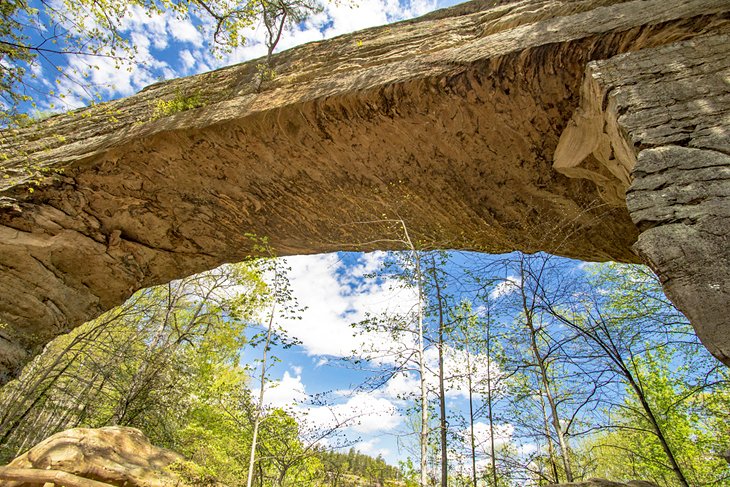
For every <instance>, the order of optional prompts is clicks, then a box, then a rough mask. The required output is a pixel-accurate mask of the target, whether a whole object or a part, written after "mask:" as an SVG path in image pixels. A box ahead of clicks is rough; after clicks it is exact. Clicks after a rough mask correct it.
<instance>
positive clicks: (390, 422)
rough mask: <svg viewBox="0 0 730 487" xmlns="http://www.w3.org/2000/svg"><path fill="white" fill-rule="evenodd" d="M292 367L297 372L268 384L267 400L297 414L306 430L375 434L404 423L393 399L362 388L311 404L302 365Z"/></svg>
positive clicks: (286, 373) (269, 406)
mask: <svg viewBox="0 0 730 487" xmlns="http://www.w3.org/2000/svg"><path fill="white" fill-rule="evenodd" d="M293 369H295V370H294V372H295V375H294V376H292V375H291V374H290V373H289V372H288V371H287V372H284V375H283V377H282V378H281V380H278V381H273V382H270V383H269V384H267V387H266V390H265V392H264V402H265V404H266V406H267V407H268V408H282V409H285V410H286V411H288V412H289V413H290V414H292V415H294V417H296V418H297V420H298V421H299V422H300V423H301V424H302V426H303V428H302V430H303V431H309V432H323V431H328V430H333V431H334V430H336V429H337V430H350V431H353V432H355V433H361V434H373V433H378V432H385V431H392V430H394V429H395V428H396V427H397V426H398V425H399V424H401V423H402V417H401V415H400V412H399V411H398V408H397V407H396V406H395V405H394V404H393V403H392V402H391V401H390V400H388V399H386V398H383V397H376V395H375V394H369V393H362V392H361V393H356V394H354V395H352V396H349V397H347V398H345V400H344V401H342V400H340V402H337V403H335V404H329V405H309V404H308V400H309V396H308V395H307V392H306V387H305V385H304V383H303V382H302V376H301V368H297V367H293ZM341 397H342V396H341Z"/></svg>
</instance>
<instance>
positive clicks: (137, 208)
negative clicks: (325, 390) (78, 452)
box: [0, 0, 730, 383]
mask: <svg viewBox="0 0 730 487" xmlns="http://www.w3.org/2000/svg"><path fill="white" fill-rule="evenodd" d="M728 10H730V4H729V3H728V2H727V1H726V0H660V1H658V0H646V1H629V2H620V1H618V0H582V1H568V0H565V1H557V0H553V1H547V0H539V1H529V0H523V1H516V2H486V1H476V2H471V3H467V4H463V5H460V6H457V7H454V8H451V9H447V10H444V11H439V12H435V13H433V14H430V15H427V16H425V17H422V18H421V19H416V20H413V21H407V22H401V23H399V24H394V25H389V26H385V27H379V28H374V29H369V30H365V31H361V32H357V33H354V34H350V35H347V36H342V37H338V38H336V39H332V40H328V41H322V42H316V43H310V44H307V45H304V46H301V47H297V48H294V49H291V50H289V51H286V52H284V53H281V54H279V55H277V56H276V57H275V59H274V69H275V71H276V73H277V76H276V78H275V79H273V80H272V81H270V82H267V83H265V84H264V85H263V87H262V89H261V90H257V89H256V84H257V83H256V82H255V76H256V71H257V64H258V61H252V62H249V63H244V64H241V65H237V66H232V67H229V68H225V69H222V70H218V71H214V72H210V73H205V74H202V75H197V76H193V77H189V78H183V79H178V80H174V81H170V82H165V83H161V84H156V85H153V86H150V87H148V88H146V89H145V90H143V91H142V92H140V93H139V94H137V95H134V96H132V97H129V98H126V99H123V100H118V101H115V102H111V103H109V104H106V105H101V106H98V107H94V108H90V109H84V110H80V111H77V112H75V113H72V114H66V115H59V116H55V117H52V118H51V119H49V120H46V121H44V122H41V123H39V124H37V125H34V126H32V127H29V128H25V129H20V130H17V131H14V132H5V133H2V134H1V136H0V142H2V144H3V145H2V147H1V148H0V152H2V153H4V154H5V155H6V156H8V158H7V160H5V161H4V162H2V166H3V169H4V173H5V174H6V175H7V176H8V177H7V178H5V179H3V180H2V182H1V183H0V184H2V187H0V323H2V325H0V383H2V382H4V381H6V380H8V378H10V377H13V376H16V375H17V374H18V372H19V370H20V368H21V367H22V365H23V364H24V363H26V362H27V361H28V360H29V359H30V358H31V357H32V356H33V355H34V354H36V353H38V351H39V350H40V349H41V347H42V346H43V345H44V344H45V343H47V342H48V341H49V340H51V339H52V338H53V337H55V336H57V335H59V334H61V333H65V332H67V331H68V330H70V329H72V328H73V327H75V326H77V325H79V324H81V323H83V322H84V321H86V320H89V319H91V318H93V317H95V316H98V315H99V314H100V313H101V312H103V311H104V310H107V309H109V308H111V307H113V306H115V305H117V304H120V303H121V302H122V301H123V300H124V299H126V298H127V297H128V296H130V295H131V293H133V292H134V291H135V290H137V289H139V288H141V287H145V286H150V285H154V284H159V283H163V282H166V281H169V280H171V279H175V278H179V277H182V276H185V275H189V274H192V273H195V272H200V271H203V270H206V269H209V268H212V267H215V266H217V265H219V264H222V263H224V262H234V261H239V260H242V259H243V258H245V257H246V256H247V255H249V254H250V252H251V248H252V242H251V241H250V239H249V237H247V234H257V235H260V236H267V237H268V238H269V239H270V241H271V242H272V245H273V246H274V248H275V250H276V251H277V252H278V253H280V254H282V255H287V254H298V253H316V252H328V251H335V250H364V251H367V250H374V249H388V248H393V244H390V243H388V240H389V239H392V238H393V237H394V236H396V234H395V233H394V232H395V230H394V229H393V228H392V227H391V226H390V225H389V224H388V223H387V222H386V221H385V220H387V219H392V218H402V219H403V220H404V221H406V222H407V224H408V226H409V229H410V230H411V232H412V233H413V234H414V235H415V236H416V238H417V240H418V241H419V243H420V244H422V245H424V246H425V247H431V248H456V249H470V250H479V251H485V252H495V253H496V252H507V251H512V250H523V251H526V252H535V251H539V250H543V251H548V252H552V253H555V254H559V255H564V256H569V257H574V258H578V259H582V260H592V261H602V260H616V261H621V262H641V261H642V259H643V260H644V261H645V262H647V263H649V264H650V265H652V267H653V268H654V269H655V271H656V272H657V273H658V274H659V275H660V276H661V277H662V279H663V280H664V283H665V288H666V290H667V292H668V294H669V296H670V297H671V298H672V299H673V300H674V302H675V303H677V304H678V305H679V306H680V308H681V309H682V310H683V311H684V312H685V313H686V314H687V315H688V316H689V318H690V319H691V321H692V323H693V325H694V326H695V328H696V329H697V330H698V333H699V335H700V337H701V338H702V340H703V341H704V343H705V344H706V345H707V346H708V348H709V349H710V351H712V352H713V353H714V354H715V355H716V356H717V357H718V358H720V359H721V360H723V361H725V363H726V364H729V365H730V358H728V357H730V348H729V345H728V343H729V342H728V340H730V332H728V329H730V325H728V320H727V319H723V317H722V314H723V312H722V311H723V309H724V308H726V307H727V302H728V300H727V292H728V276H730V266H729V265H728V262H727V259H728V250H727V249H728V245H727V232H728V230H727V229H728V228H729V227H730V226H729V225H728V224H727V223H728V222H727V218H728V213H727V212H728V207H729V203H728V199H727V198H728V195H729V194H730V191H729V190H728V181H729V179H728V177H727V171H728V168H729V167H730V164H729V163H728V160H727V159H728V153H729V151H728V149H727V143H728V136H727V135H728V132H727V131H728V126H730V123H729V122H728V112H727V109H728V96H729V95H728V91H729V87H728V76H729V75H728V59H729V58H730V56H728V55H727V54H728V53H727V46H728V42H727V36H728V32H730V28H729V27H728V18H729V17H730V16H729V14H728ZM177 93H183V94H196V95H198V96H199V97H200V98H201V99H202V100H203V101H204V103H205V106H203V107H201V108H198V109H195V110H191V111H186V112H181V113H178V114H175V115H172V116H169V117H165V118H162V119H158V120H152V119H151V118H152V117H151V113H152V110H153V105H154V101H155V100H159V99H170V98H172V97H174V96H175V95H176V94H177ZM723 144H724V145H723ZM29 166H32V167H33V168H36V169H37V170H36V172H35V173H34V174H35V176H28V174H29V172H28V171H27V169H28V167H29ZM31 173H33V171H31ZM38 174H41V175H43V176H44V179H43V180H42V181H41V180H40V179H39V177H38ZM29 188H30V189H33V191H32V192H30V191H29ZM627 190H628V196H626V195H627V193H626V192H627ZM627 204H628V206H627ZM723 300H724V301H723ZM707 303H709V304H707ZM725 314H726V313H725Z"/></svg>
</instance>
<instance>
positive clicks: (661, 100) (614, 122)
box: [556, 33, 730, 365]
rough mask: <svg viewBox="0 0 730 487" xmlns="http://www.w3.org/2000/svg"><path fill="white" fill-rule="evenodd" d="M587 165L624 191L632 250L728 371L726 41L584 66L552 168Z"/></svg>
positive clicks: (729, 80) (729, 49)
mask: <svg viewBox="0 0 730 487" xmlns="http://www.w3.org/2000/svg"><path fill="white" fill-rule="evenodd" d="M572 147H575V148H577V150H573V151H571V150H570V148H572ZM563 152H565V154H566V155H565V156H563ZM571 155H572V157H571ZM596 161H601V164H600V167H603V168H608V169H609V170H610V173H609V171H605V172H604V173H603V174H598V176H600V177H607V176H606V174H614V175H616V176H617V178H615V179H618V180H620V181H621V183H619V182H618V181H616V191H615V192H614V193H613V197H615V195H616V194H623V193H624V192H626V193H625V194H626V203H627V206H628V209H629V213H630V214H631V217H632V219H633V221H634V223H635V224H636V225H637V227H638V228H639V230H640V231H641V234H640V235H639V239H638V242H637V243H636V244H635V245H634V248H635V249H636V250H637V252H638V253H639V255H641V256H642V257H643V258H644V259H645V261H646V262H647V263H648V264H649V265H651V267H652V268H653V269H654V270H655V272H657V274H658V275H659V277H660V278H661V280H662V282H663V285H664V289H665V291H666V294H667V296H669V297H670V298H671V299H672V301H673V302H674V303H675V304H676V305H677V306H678V307H679V308H680V309H681V310H682V311H683V312H684V313H685V314H686V315H687V317H688V318H689V319H690V321H691V322H692V323H693V324H694V325H695V329H696V330H697V333H698V335H699V337H700V339H701V340H702V342H703V343H704V344H705V346H706V347H707V348H708V349H709V350H710V352H712V353H713V354H714V355H715V356H716V357H717V358H719V359H720V360H721V361H723V362H724V363H725V364H727V365H730V319H729V318H728V304H729V303H730V34H728V33H718V34H713V35H704V36H699V37H697V38H694V39H691V40H687V41H683V42H677V43H673V44H671V45H668V46H662V47H657V48H654V49H645V50H642V51H638V52H632V53H627V54H624V55H620V56H616V57H613V58H611V59H608V60H604V61H596V62H593V63H590V65H589V67H588V70H587V73H586V78H585V82H584V88H583V98H582V102H581V108H580V109H579V111H578V113H577V114H576V116H575V117H574V118H573V121H572V122H571V124H570V126H569V128H568V129H567V130H566V132H565V134H564V136H563V138H562V139H561V142H560V145H559V149H558V151H557V154H556V165H560V164H561V163H562V165H563V167H566V168H570V169H568V170H571V169H572V170H573V171H575V173H574V174H575V176H578V177H579V176H581V175H582V173H581V171H585V172H586V173H588V172H589V171H590V170H589V169H588V167H586V166H590V165H591V163H593V164H594V166H595V165H597V164H595V162H596ZM590 174H591V175H592V174H595V173H593V172H591V173H590ZM615 179H614V180H615ZM627 190H628V191H627Z"/></svg>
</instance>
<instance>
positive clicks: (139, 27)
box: [31, 0, 460, 111]
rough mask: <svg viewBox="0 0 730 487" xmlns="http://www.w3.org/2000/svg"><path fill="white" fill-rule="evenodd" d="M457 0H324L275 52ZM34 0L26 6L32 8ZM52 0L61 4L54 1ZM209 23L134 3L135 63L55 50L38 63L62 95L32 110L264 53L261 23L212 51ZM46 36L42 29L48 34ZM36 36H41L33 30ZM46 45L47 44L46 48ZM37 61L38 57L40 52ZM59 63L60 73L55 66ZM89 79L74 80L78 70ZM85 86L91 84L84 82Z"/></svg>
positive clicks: (45, 82)
mask: <svg viewBox="0 0 730 487" xmlns="http://www.w3.org/2000/svg"><path fill="white" fill-rule="evenodd" d="M457 3H460V2H459V1H454V0H445V1H444V0H411V1H407V2H405V1H401V0H356V1H336V2H329V3H324V9H323V11H322V12H321V13H317V14H315V15H312V16H311V17H310V18H309V19H307V20H306V21H305V22H303V23H302V24H300V25H297V26H294V27H293V28H291V29H289V31H288V32H286V33H285V35H284V36H283V37H282V39H281V41H280V43H279V46H278V47H277V52H279V51H281V50H284V49H287V48H290V47H293V46H296V45H299V44H303V43H306V42H312V41H319V40H322V39H327V38H331V37H335V36H337V35H341V34H346V33H349V32H353V31H356V30H360V29H364V28H367V27H373V26H377V25H383V24H388V23H392V22H396V21H400V20H405V19H409V18H413V17H418V16H420V15H423V14H425V13H428V12H430V11H433V10H436V9H438V8H443V7H447V6H451V5H455V4H457ZM37 4H38V1H37V0H35V1H33V2H31V5H33V6H38V5H37ZM50 4H51V5H54V6H57V5H60V1H59V0H54V1H53V2H51V3H50ZM211 29H212V21H211V20H209V19H199V18H197V17H193V18H186V19H180V18H178V16H177V15H175V14H174V13H172V12H164V13H162V14H159V15H151V16H149V15H147V14H146V13H145V11H144V10H142V9H141V8H139V7H136V6H133V7H130V8H129V11H128V13H127V15H126V17H125V18H124V19H123V21H122V22H121V24H120V28H119V31H120V33H121V35H122V36H123V37H125V38H127V39H130V40H131V42H132V43H133V45H134V46H135V47H136V49H137V54H136V56H135V59H134V61H133V62H127V63H124V64H123V65H122V66H121V68H120V67H118V66H116V63H115V61H114V60H112V59H105V58H99V57H93V56H73V57H68V58H67V57H64V56H53V55H50V54H48V60H50V61H52V62H53V63H55V64H56V66H53V65H51V64H49V63H47V62H42V63H36V65H35V66H34V67H33V68H32V71H33V72H34V73H35V74H36V75H37V76H38V80H39V81H38V83H39V84H40V85H42V86H41V91H43V90H45V92H46V93H48V92H49V91H51V90H52V91H54V92H55V93H56V94H58V93H63V94H64V98H63V100H61V99H59V98H57V97H45V98H41V99H38V100H37V101H38V109H39V110H41V111H44V110H48V109H50V108H51V105H52V104H53V109H54V110H57V109H70V108H76V107H79V106H84V105H86V104H88V103H89V100H90V98H91V97H90V93H93V95H94V98H96V96H98V97H99V99H101V100H109V99H114V98H119V97H123V96H129V95H132V94H134V93H136V92H137V91H139V90H141V89H142V88H144V87H145V86H148V85H150V84H152V83H155V82H158V81H161V80H165V79H173V78H178V77H181V76H189V75H193V74H197V73H201V72H206V71H210V70H212V69H217V68H220V67H223V66H229V65H231V64H235V63H239V62H243V61H247V60H250V59H255V58H258V57H261V56H263V55H265V53H266V47H265V46H264V43H263V40H264V29H263V28H262V27H261V26H260V25H254V26H253V27H252V28H251V29H250V30H249V31H248V32H245V33H244V35H245V36H246V39H247V40H246V43H245V44H244V45H243V46H241V47H239V48H236V49H234V50H233V51H232V52H227V53H225V52H219V53H218V54H219V55H218V56H216V55H213V54H212V53H211V52H210V49H209V47H210V43H209V41H210V35H209V34H210V33H211V32H212V30H211ZM44 35H48V33H47V32H46V33H45V34H44ZM34 39H35V40H37V39H39V36H38V35H35V36H34ZM47 46H48V44H47V45H46V47H47ZM39 60H41V58H39ZM58 68H60V73H61V74H60V75H59V72H57V69H58ZM84 72H85V73H88V75H89V78H88V79H87V80H85V81H84V82H81V83H79V82H78V80H79V79H80V78H79V73H84ZM89 86H90V87H91V88H89Z"/></svg>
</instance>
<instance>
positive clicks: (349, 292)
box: [35, 0, 579, 464]
mask: <svg viewBox="0 0 730 487" xmlns="http://www.w3.org/2000/svg"><path fill="white" fill-rule="evenodd" d="M456 3H460V2H455V1H451V0H447V1H437V0H413V1H411V2H402V1H399V0H357V1H356V2H344V1H342V2H337V3H335V2H331V3H327V4H325V6H324V10H323V11H322V12H321V13H319V14H317V15H314V16H313V17H311V18H310V19H308V20H307V21H306V22H304V23H302V24H301V25H298V26H295V27H294V28H293V29H291V30H290V31H289V32H287V33H286V35H285V36H284V37H283V38H282V41H281V43H280V45H279V48H278V49H277V50H278V51H280V50H283V49H286V48H289V47H293V46H295V45H298V44H301V43H305V42H311V41H318V40H322V39H325V38H331V37H334V36H337V35H341V34H345V33H349V32H353V31H356V30H360V29H363V28H367V27H372V26H376V25H382V24H386V23H390V22H395V21H399V20H404V19H408V18H413V17H417V16H419V15H423V14H425V13H427V12H429V11H432V10H435V9H437V8H442V7H446V6H451V5H454V4H456ZM201 26H202V27H204V28H205V27H206V26H205V25H204V24H201V22H200V21H199V20H195V19H193V20H190V19H184V20H181V19H179V18H177V17H176V16H175V15H173V14H170V13H163V14H160V15H153V16H147V15H145V14H144V12H142V11H141V10H139V9H136V8H132V9H131V10H130V12H129V15H128V16H127V18H125V20H124V21H123V23H122V28H121V32H122V34H123V35H125V36H126V37H128V38H129V39H131V40H132V42H133V43H134V45H135V46H137V49H138V54H137V57H136V59H135V62H134V63H130V64H128V65H126V66H122V67H121V69H119V68H118V67H116V66H115V63H114V62H112V61H110V60H104V59H99V58H88V57H83V56H77V57H75V58H69V59H66V58H57V59H55V61H57V62H58V65H59V66H60V67H61V68H62V73H63V74H64V75H65V76H61V77H60V82H58V83H57V82H56V81H55V79H54V78H55V77H57V76H58V75H57V73H56V72H55V71H54V70H53V69H50V68H51V67H50V66H48V65H43V66H42V67H36V68H35V72H36V74H37V75H38V76H39V79H40V80H41V81H40V83H42V84H45V85H46V88H47V89H51V88H53V89H54V90H60V91H61V92H63V93H65V94H66V96H65V98H64V101H63V103H62V104H59V103H58V100H53V99H51V98H48V99H44V100H39V103H38V108H39V109H41V110H46V109H49V108H51V104H52V103H55V105H56V108H55V109H58V108H61V107H63V108H75V107H78V106H83V105H85V104H87V103H88V100H89V93H88V91H87V89H84V88H83V87H82V85H80V84H78V83H75V82H74V81H73V77H74V76H75V75H74V74H73V73H74V72H76V71H88V72H89V75H90V82H91V84H92V88H91V89H92V91H94V92H96V93H98V94H99V95H100V97H101V99H103V100H108V99H113V98H119V97H123V96H129V95H132V94H134V93H135V92H137V91H139V90H141V89H142V88H144V87H145V86H147V85H149V84H152V83H155V82H158V81H160V80H163V79H173V78H177V77H180V76H188V75H193V74H197V73H201V72H205V71H209V70H211V69H216V68H219V67H223V66H227V65H231V64H234V63H238V62H243V61H246V60H250V59H255V58H257V57H260V56H262V55H264V54H265V52H266V48H265V46H264V44H263V39H264V35H263V34H264V32H263V30H262V29H261V28H260V26H259V27H258V28H256V27H255V28H254V29H252V30H251V31H250V32H249V33H248V41H247V43H246V44H245V45H244V46H242V47H240V48H237V49H235V50H233V51H232V52H230V53H223V54H222V55H221V56H220V57H215V56H214V55H212V54H211V53H210V51H209V48H208V43H207V39H206V38H205V37H204V35H203V34H202V33H201V30H200V29H199V27H201ZM203 30H205V29H203ZM89 65H94V66H96V68H94V69H88V67H89ZM60 105H63V106H60ZM384 257H385V254H383V253H369V254H362V253H337V254H323V255H313V256H297V257H291V258H288V259H287V262H288V263H289V265H290V266H291V268H292V270H291V272H290V275H289V278H290V281H291V285H292V288H293V291H294V295H295V296H296V298H297V299H298V300H299V302H300V304H301V305H303V306H305V307H306V310H305V311H304V312H302V314H301V320H293V321H288V322H285V323H282V324H281V326H282V327H283V328H285V329H286V332H287V333H288V334H289V335H291V336H294V337H296V338H297V339H298V341H299V342H300V343H301V344H300V345H297V346H294V347H292V348H289V349H279V350H277V351H276V352H275V353H276V355H277V356H278V357H279V358H280V359H281V362H279V363H277V364H276V365H275V366H274V367H273V368H272V369H271V371H270V378H271V379H272V387H270V388H269V390H268V391H267V393H266V402H267V403H268V404H270V405H271V406H276V407H287V408H290V409H291V410H292V411H293V412H294V413H295V414H297V415H298V416H299V417H300V419H301V420H302V421H303V422H307V423H308V424H311V425H312V426H313V427H315V428H323V427H324V428H326V427H327V425H328V424H331V422H332V420H333V418H338V419H340V420H347V419H352V421H350V422H348V427H347V428H345V429H344V430H343V434H344V435H345V436H346V438H347V439H348V440H349V441H352V442H356V443H355V447H356V448H358V449H359V450H361V451H362V452H364V453H367V454H370V455H373V456H375V455H378V454H382V455H383V456H384V457H385V458H386V460H388V461H389V462H390V463H391V464H397V461H398V460H401V459H404V458H405V457H406V456H407V454H408V451H407V448H402V447H403V445H404V444H406V445H407V444H408V443H409V442H410V443H411V444H415V438H413V437H411V438H410V440H409V438H408V436H407V433H408V432H409V427H408V413H407V411H406V408H407V406H408V405H409V403H408V402H407V401H403V400H402V399H399V397H400V396H402V395H403V394H407V393H412V392H414V390H415V388H416V387H417V381H416V377H415V375H414V374H410V375H409V374H400V375H398V376H395V377H393V378H392V379H391V380H390V381H388V382H387V383H385V384H384V385H383V387H382V388H380V389H378V390H372V391H369V390H362V389H360V388H359V386H360V385H361V384H362V383H363V382H364V381H365V380H366V379H367V378H368V374H367V373H366V372H363V371H360V370H357V369H355V368H354V367H353V366H352V365H348V364H346V363H345V362H344V361H343V360H342V359H343V358H344V357H347V356H350V355H356V356H359V357H360V358H364V357H366V356H368V353H367V351H368V350H375V349H378V350H382V349H391V350H392V349H393V347H395V348H396V349H398V347H401V348H402V347H407V346H408V344H407V343H405V345H404V344H397V343H394V342H393V339H392V338H391V337H390V336H387V335H384V334H382V333H370V334H365V335H359V334H356V333H354V330H353V328H352V327H351V326H350V325H351V324H352V323H354V322H359V321H362V320H363V319H365V318H366V317H367V316H368V315H374V316H380V315H387V314H402V313H406V312H407V311H408V310H410V309H411V308H412V307H413V305H414V303H415V299H416V298H415V296H416V293H415V290H414V289H412V288H408V287H404V286H402V285H400V284H398V283H397V282H394V281H392V280H389V279H377V280H373V279H366V278H365V276H366V275H367V274H369V273H372V272H373V271H376V270H377V269H378V268H379V266H380V264H381V263H382V261H383V259H384ZM450 257H451V259H450V264H449V270H450V271H451V272H455V273H457V274H458V273H459V272H461V269H462V267H463V266H467V267H469V266H471V267H472V268H473V267H474V266H476V265H478V260H479V259H484V258H486V257H479V258H477V257H476V256H475V255H473V254H457V253H453V254H451V256H450ZM575 267H576V268H579V267H578V264H577V263H576V266H575ZM501 277H502V278H503V280H502V282H501V283H498V284H496V285H495V286H494V288H493V289H492V291H491V292H493V293H494V295H495V296H497V295H500V294H504V293H509V292H510V290H511V284H510V283H511V282H514V277H513V276H509V275H504V276H501ZM254 332H255V330H252V333H254ZM405 341H406V342H407V340H405ZM434 350H435V349H432V350H431V352H429V353H431V356H430V358H431V360H434V359H435V357H434V355H433V353H434ZM259 352H260V350H259V349H245V350H243V351H242V359H243V361H244V362H247V363H250V362H251V361H252V360H253V359H254V358H256V357H258V353H259ZM462 361H463V356H461V355H459V353H458V352H457V351H456V350H455V349H454V350H452V351H450V352H449V354H447V369H448V368H451V369H454V370H455V369H456V368H457V367H458V366H459V364H460V362H462ZM380 365H383V366H388V365H389V364H388V363H387V361H385V362H383V363H381V364H380ZM447 375H448V374H447ZM429 380H430V381H431V382H433V380H434V377H430V379H429ZM324 392H329V395H328V400H329V402H330V404H329V405H328V406H322V405H311V404H309V402H310V401H309V399H310V398H311V397H312V395H313V394H319V393H324ZM447 402H448V405H449V407H450V408H451V409H452V410H457V411H460V410H463V409H464V407H465V397H464V394H463V392H460V391H457V390H455V389H452V390H450V391H449V392H448V393H447ZM477 429H478V431H479V432H480V434H481V435H486V434H487V432H488V430H487V429H486V425H485V424H484V423H483V422H481V423H480V424H479V425H478V427H477ZM500 432H501V434H502V438H503V441H508V440H509V439H510V433H511V425H510V424H509V423H504V424H502V425H501V426H500ZM517 446H518V447H520V448H523V449H524V450H525V451H529V450H530V448H532V446H531V445H530V444H521V445H517Z"/></svg>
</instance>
